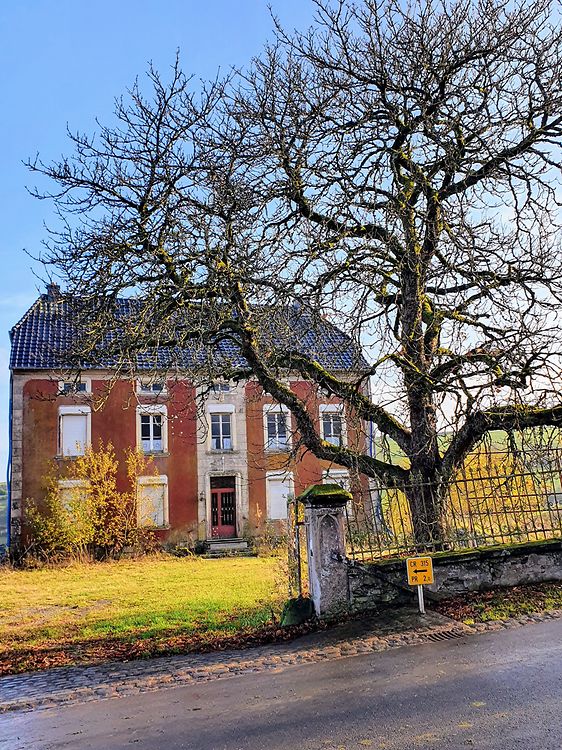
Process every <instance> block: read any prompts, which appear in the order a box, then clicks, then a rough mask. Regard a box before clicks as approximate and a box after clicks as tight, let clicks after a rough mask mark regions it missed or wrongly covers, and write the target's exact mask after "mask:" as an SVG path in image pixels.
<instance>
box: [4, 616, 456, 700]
mask: <svg viewBox="0 0 562 750" xmlns="http://www.w3.org/2000/svg"><path fill="white" fill-rule="evenodd" d="M466 631H467V628H466V627H465V626H463V625H461V624H460V623H457V622H454V621H452V620H450V619H448V618H447V617H443V616H442V615H439V614H437V613H435V612H429V613H427V615H425V616H421V615H420V614H419V613H418V612H417V611H415V610H410V609H402V610H398V611H392V612H389V613H388V614H383V615H378V616H376V617H371V618H365V619H362V620H355V621H351V622H348V623H345V624H344V625H341V626H338V627H335V628H332V629H330V630H327V631H323V632H319V633H312V634H310V635H308V636H305V637H302V638H299V639H297V640H295V641H292V642H290V643H283V644H274V645H267V646H261V647H258V648H251V649H245V650H241V651H227V652H218V653H211V654H193V655H191V654H188V655H183V656H173V657H162V658H158V659H149V660H146V661H133V662H111V663H106V664H101V665H99V666H92V667H63V668H58V669H51V670H48V671H44V672H35V673H28V674H21V675H14V676H12V677H0V712H5V711H10V710H30V709H34V708H38V707H46V706H52V705H57V704H60V703H69V702H84V701H88V700H99V699H100V698H112V697H115V696H119V695H121V696H123V695H133V694H136V693H140V692H146V691H149V690H155V689H158V688H161V687H165V686H170V685H181V684H188V683H193V682H197V683H200V682H208V681H210V680H216V679H219V678H224V677H232V676H237V675H242V674H248V673H254V674H255V673H258V672H264V671H271V670H279V669H283V668H285V667H288V666H292V665H294V664H302V663H308V662H316V661H322V660H323V659H330V658H332V659H334V658H340V657H345V656H353V655H355V654H358V653H368V652H374V651H383V650H386V649H388V648H392V647H396V646H401V645H405V644H410V643H418V642H421V641H424V640H427V639H428V638H439V637H445V634H453V635H455V634H462V633H464V632H466Z"/></svg>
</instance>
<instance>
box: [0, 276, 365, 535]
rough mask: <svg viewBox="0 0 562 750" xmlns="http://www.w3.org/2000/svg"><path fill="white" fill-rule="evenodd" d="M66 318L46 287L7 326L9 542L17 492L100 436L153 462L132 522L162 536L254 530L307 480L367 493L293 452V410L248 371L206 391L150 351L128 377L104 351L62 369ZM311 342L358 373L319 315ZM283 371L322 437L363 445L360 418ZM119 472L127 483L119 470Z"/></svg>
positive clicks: (320, 355)
mask: <svg viewBox="0 0 562 750" xmlns="http://www.w3.org/2000/svg"><path fill="white" fill-rule="evenodd" d="M122 304H123V305H124V306H126V305H129V307H130V305H131V304H132V303H131V301H130V300H129V301H127V300H123V301H122ZM71 318H72V309H71V304H70V301H69V299H68V298H67V297H66V296H65V295H64V294H61V293H60V291H59V290H58V287H55V286H54V285H50V286H49V287H48V291H47V293H46V294H43V295H41V296H40V297H39V299H37V301H36V302H35V303H34V304H33V305H32V306H31V308H30V309H29V310H28V311H27V312H26V314H25V315H24V316H23V318H22V319H21V320H20V321H19V322H18V323H17V324H16V325H15V326H14V328H13V329H12V331H11V344H12V348H11V360H10V368H11V414H10V416H11V434H10V440H11V450H10V454H11V463H10V470H9V476H10V483H9V484H10V486H9V490H10V492H9V510H8V513H9V529H10V543H11V544H12V545H17V544H18V542H19V540H20V536H21V533H22V529H23V528H24V527H25V501H26V499H27V498H34V499H40V497H41V494H42V492H43V489H42V478H43V477H44V476H45V474H46V472H47V471H48V468H49V466H50V465H52V462H53V461H55V462H56V463H57V464H58V465H59V466H60V467H63V465H64V464H65V462H69V461H72V460H73V458H74V457H75V456H77V455H80V454H82V453H83V452H84V450H85V448H86V446H88V445H90V444H91V445H94V446H95V445H97V444H98V443H99V441H100V440H102V441H104V442H107V441H111V442H112V444H113V446H114V447H115V450H116V453H117V455H123V453H124V452H125V450H126V449H127V448H128V447H131V446H138V448H139V449H140V450H141V451H142V452H143V453H145V454H146V455H147V456H150V457H151V459H152V462H153V464H154V465H155V466H156V467H157V469H156V472H153V473H151V474H150V475H148V476H145V477H140V478H139V480H138V481H139V498H140V500H139V507H138V509H137V512H138V516H139V522H141V523H142V522H146V521H147V520H150V522H151V523H152V524H154V525H155V526H156V527H157V528H158V529H159V534H160V536H161V537H162V539H164V540H165V539H173V540H176V541H181V540H186V539H194V538H195V539H201V540H206V539H216V538H219V539H220V538H224V539H236V538H241V537H246V536H249V535H253V534H259V533H261V532H262V531H263V529H264V526H265V524H266V523H267V522H272V523H273V524H274V525H275V526H276V527H278V528H281V527H282V525H283V522H284V519H285V518H286V516H287V503H286V500H287V497H288V496H290V495H295V494H298V493H300V492H302V491H303V490H304V489H305V488H306V487H307V486H308V485H309V484H310V483H313V482H320V481H326V480H327V479H330V480H331V481H336V482H340V483H349V482H350V481H351V484H352V485H353V488H354V490H355V491H356V492H362V491H363V490H365V491H366V488H367V486H368V485H367V482H366V481H365V479H364V478H362V477H355V478H353V477H352V478H350V477H349V476H348V472H347V471H345V470H344V469H342V468H341V467H337V466H330V465H328V464H327V463H326V462H322V461H319V460H318V459H317V458H316V457H314V456H313V455H312V454H311V453H310V452H307V451H302V450H299V451H296V455H292V454H291V448H292V441H293V440H294V438H295V433H294V430H293V425H292V418H291V415H290V414H289V413H288V412H287V409H286V408H285V407H283V406H280V405H279V404H276V403H274V402H273V401H272V399H271V398H270V397H269V396H267V395H266V394H264V393H263V392H262V390H261V388H260V386H259V384H258V383H257V382H256V381H254V380H251V379H250V380H247V381H245V382H227V381H217V382H216V383H214V384H213V385H212V387H210V388H209V387H208V385H207V387H206V389H205V396H204V398H203V397H202V395H201V394H202V387H201V386H198V385H197V384H196V383H193V382H191V381H190V380H189V378H187V377H182V376H181V374H180V375H178V374H177V373H175V374H174V376H173V377H170V376H169V375H166V374H164V373H163V372H160V373H159V372H154V371H153V369H152V368H153V367H154V365H153V364H151V363H150V361H149V360H148V359H147V360H146V361H144V360H143V359H142V358H141V359H140V360H139V367H138V372H135V374H134V377H131V378H117V379H116V378H115V371H114V368H112V366H111V361H109V360H108V363H107V365H106V366H104V367H100V366H99V365H98V367H97V368H94V367H87V366H85V367H84V368H83V369H82V371H81V374H80V378H79V379H76V377H75V376H71V375H69V371H68V369H66V370H65V351H67V348H68V347H69V346H70V342H71V341H72V335H71V332H72V319H71ZM292 325H294V328H295V330H294V331H293V333H294V336H295V339H296V340H300V341H307V340H308V339H307V337H309V339H310V332H309V331H308V330H307V322H306V319H305V318H304V317H303V316H295V318H294V322H293V324H292ZM310 341H312V344H310V345H311V346H312V345H313V346H314V353H315V356H316V357H317V359H318V361H319V362H320V363H321V364H323V365H324V366H326V367H330V368H331V369H332V370H334V371H339V372H340V373H345V375H346V376H349V377H350V378H352V377H353V378H355V377H357V372H358V368H360V367H361V362H362V360H361V357H360V353H358V352H357V350H356V348H354V346H353V344H352V343H351V341H350V339H349V338H348V337H347V336H346V335H345V334H344V333H342V332H341V331H340V330H338V329H337V328H336V327H335V326H333V325H332V324H330V323H328V322H323V323H322V324H321V325H320V328H318V327H317V328H316V330H315V333H314V337H313V339H310ZM187 355H188V353H186V356H187ZM356 363H359V364H356ZM287 378H288V381H289V383H290V386H291V388H292V389H294V391H295V392H297V393H298V394H299V395H300V396H302V397H303V398H305V399H306V402H307V404H308V408H309V409H310V410H311V413H312V414H313V415H314V418H315V419H316V420H317V422H318V424H319V429H320V430H321V434H322V436H323V438H324V439H325V440H327V441H330V442H334V443H335V444H339V443H340V441H343V442H347V443H349V444H353V445H357V446H359V447H364V430H363V429H362V426H361V424H359V423H358V421H357V420H353V419H352V418H351V417H350V415H349V414H347V413H345V410H344V408H343V405H342V404H341V403H338V402H337V401H336V400H334V399H331V398H328V397H326V396H325V395H323V394H322V393H319V392H318V391H317V390H316V389H315V387H314V386H313V385H312V384H311V383H310V382H307V381H304V380H303V379H302V378H298V377H292V376H291V373H287ZM198 404H199V405H200V406H199V407H198ZM201 404H202V406H201ZM293 453H295V452H293ZM119 471H120V474H119V482H120V483H121V485H122V486H124V485H125V483H126V482H127V477H126V473H125V468H124V467H121V468H120V470H119ZM69 489H72V482H71V481H70V483H69V480H68V479H67V480H61V482H60V491H61V492H62V493H64V492H65V491H67V490H69Z"/></svg>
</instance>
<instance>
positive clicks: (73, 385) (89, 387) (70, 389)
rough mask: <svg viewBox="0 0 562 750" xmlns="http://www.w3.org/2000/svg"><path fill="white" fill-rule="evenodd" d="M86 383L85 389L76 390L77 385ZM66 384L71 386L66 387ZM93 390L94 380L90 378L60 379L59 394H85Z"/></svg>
mask: <svg viewBox="0 0 562 750" xmlns="http://www.w3.org/2000/svg"><path fill="white" fill-rule="evenodd" d="M78 384H80V385H82V384H83V385H84V390H80V391H78V390H76V385H78ZM66 386H69V387H68V388H66ZM91 392H92V381H91V379H90V378H80V379H79V380H59V381H58V393H57V395H58V396H83V395H84V394H85V393H91Z"/></svg>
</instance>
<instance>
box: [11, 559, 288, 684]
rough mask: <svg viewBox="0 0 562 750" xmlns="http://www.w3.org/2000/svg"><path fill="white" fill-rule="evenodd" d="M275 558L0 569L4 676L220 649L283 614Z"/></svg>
mask: <svg viewBox="0 0 562 750" xmlns="http://www.w3.org/2000/svg"><path fill="white" fill-rule="evenodd" d="M279 578H280V576H279V560H277V559H275V558H222V559H218V560H204V559H201V558H181V559H178V558H173V557H159V558H147V559H142V560H134V561H133V560H127V561H119V562H109V563H98V564H83V565H82V564H74V565H70V566H68V567H59V568H44V569H39V570H28V571H26V570H11V569H0V602H1V605H0V672H1V671H4V672H13V671H21V669H24V668H35V667H39V666H51V665H52V664H60V663H74V662H76V661H84V660H86V661H88V660H91V659H92V658H104V657H105V658H112V657H116V658H119V657H120V656H123V657H127V658H128V657H129V656H130V655H149V654H155V653H169V652H173V651H176V650H190V649H193V648H200V647H202V648H205V647H211V648H213V647H214V648H216V647H220V645H221V641H224V642H227V641H229V640H232V638H235V637H236V635H237V634H240V633H242V634H249V633H252V632H253V631H256V630H258V629H259V628H262V627H263V626H265V625H266V624H267V623H268V622H271V620H272V612H274V613H276V614H277V613H278V612H279V609H280V607H281V605H282V599H283V596H284V592H282V591H281V590H280V587H279V585H278V581H279Z"/></svg>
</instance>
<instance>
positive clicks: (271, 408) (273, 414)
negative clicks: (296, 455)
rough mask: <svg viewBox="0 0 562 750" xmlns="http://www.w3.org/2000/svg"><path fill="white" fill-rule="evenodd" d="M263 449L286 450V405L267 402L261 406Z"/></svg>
mask: <svg viewBox="0 0 562 750" xmlns="http://www.w3.org/2000/svg"><path fill="white" fill-rule="evenodd" d="M263 418H264V429H265V449H266V450H267V451H286V450H288V449H289V446H290V436H289V412H288V409H287V408H286V407H281V406H277V405H271V404H267V405H266V406H264V407H263Z"/></svg>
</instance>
